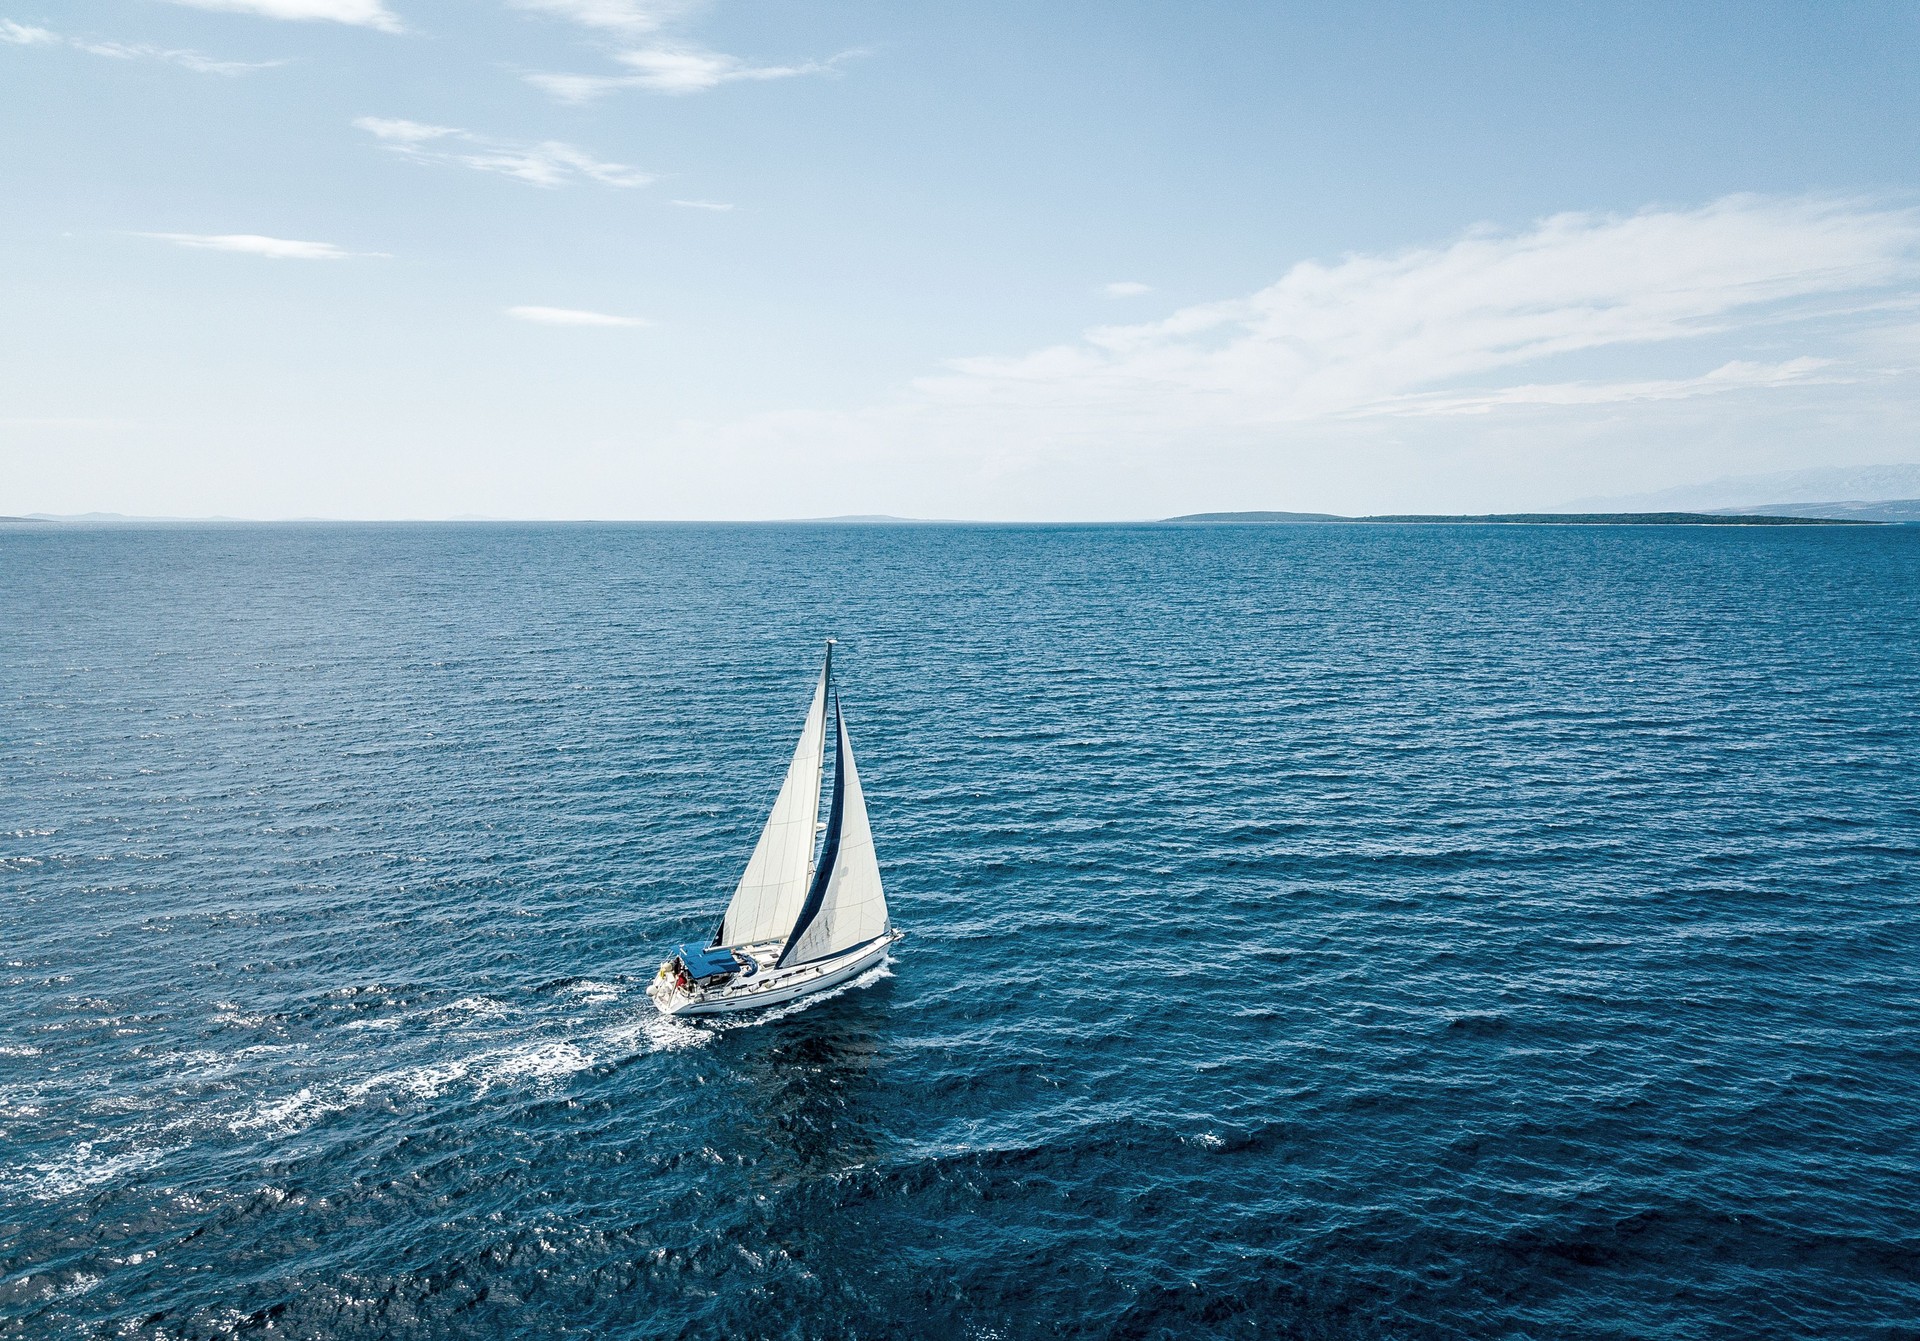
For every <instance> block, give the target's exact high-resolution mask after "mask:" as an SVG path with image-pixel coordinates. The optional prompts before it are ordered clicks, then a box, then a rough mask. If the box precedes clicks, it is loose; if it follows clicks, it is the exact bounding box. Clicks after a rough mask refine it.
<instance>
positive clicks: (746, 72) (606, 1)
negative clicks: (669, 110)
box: [514, 0, 860, 103]
mask: <svg viewBox="0 0 1920 1341" xmlns="http://www.w3.org/2000/svg"><path fill="white" fill-rule="evenodd" d="M514 3H515V5H516V7H518V8H520V9H524V10H529V11H531V12H534V13H539V14H546V15H550V16H552V17H554V18H559V19H565V20H567V21H569V22H572V23H576V24H579V25H580V26H582V27H584V28H586V29H588V30H589V31H592V32H594V33H596V34H602V35H605V36H606V37H609V38H612V39H613V40H614V41H615V42H616V43H618V42H627V43H639V45H626V46H620V45H616V46H613V47H611V48H609V49H608V54H609V55H610V56H611V57H612V59H613V60H614V61H615V62H616V63H618V64H619V65H621V66H624V67H625V72H624V73H619V74H553V73H548V72H544V71H536V72H533V73H529V74H527V75H525V76H524V78H525V79H526V81H527V82H528V83H530V84H532V85H534V86H535V87H536V88H539V89H541V90H543V91H545V92H546V93H548V94H549V95H551V96H552V97H553V98H555V99H556V100H558V101H560V102H565V103H582V102H588V101H590V100H592V99H594V98H597V97H600V96H601V95H602V94H606V93H611V92H614V91H615V90H618V89H629V88H633V89H644V90H646V91H647V92H649V93H664V94H687V93H704V92H706V91H707V90H709V89H715V88H719V87H720V86H721V85H722V84H736V83H742V82H764V81H766V80H770V79H794V78H798V77H800V76H802V75H816V74H830V73H833V72H834V71H835V70H836V69H837V68H838V66H839V65H840V63H841V62H843V61H846V60H849V59H851V58H852V57H854V56H856V55H858V54H860V53H859V52H856V51H843V52H841V53H840V54H839V55H837V56H833V57H831V58H829V59H827V60H808V61H799V62H788V63H784V64H758V63H756V62H753V61H749V60H744V59H742V58H741V57H738V56H730V55H728V54H726V53H725V52H720V51H713V50H710V49H708V48H706V47H704V46H701V45H700V44H699V43H697V42H692V41H689V40H686V39H685V38H683V37H675V36H673V31H672V30H673V29H674V28H676V27H677V26H679V25H680V24H681V23H682V22H683V21H684V20H686V19H687V18H688V17H690V16H691V15H692V14H693V13H694V12H695V11H696V10H697V9H699V8H700V7H701V6H699V5H698V4H694V3H688V2H686V0H514Z"/></svg>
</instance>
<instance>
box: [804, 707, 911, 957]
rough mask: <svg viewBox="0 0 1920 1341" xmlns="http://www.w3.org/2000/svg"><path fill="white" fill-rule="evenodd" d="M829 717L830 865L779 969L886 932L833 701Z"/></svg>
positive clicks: (883, 900)
mask: <svg viewBox="0 0 1920 1341" xmlns="http://www.w3.org/2000/svg"><path fill="white" fill-rule="evenodd" d="M833 715H834V718H835V722H836V724H837V725H838V727H839V737H838V739H837V741H836V742H835V744H836V747H837V751H836V753H835V756H834V779H835V780H834V801H835V803H836V804H835V807H834V809H835V812H836V813H835V814H834V816H833V817H832V818H831V819H829V820H828V826H829V829H828V834H827V852H828V853H830V854H831V861H832V867H831V869H829V870H823V871H821V872H819V876H824V877H825V879H826V887H825V889H824V890H823V891H822V892H821V895H820V901H819V904H818V905H817V907H814V908H810V909H803V910H802V911H801V914H800V919H801V920H800V925H799V926H796V927H795V928H794V934H793V939H792V940H791V941H789V942H788V944H787V948H786V949H785V950H784V951H783V952H782V953H781V955H780V963H781V964H783V965H786V964H805V963H808V962H810V961H812V960H815V959H826V958H829V957H830V956H832V955H836V954H839V953H840V952H841V951H842V950H849V949H852V948H853V947H854V946H856V945H860V944H863V943H864V942H867V941H870V940H872V939H873V938H874V937H876V936H879V935H881V934H882V933H884V932H885V931H886V930H887V896H886V893H885V891H884V890H882V889H881V887H880V861H879V858H878V857H876V856H875V855H874V851H873V830H872V829H871V828H870V827H869V826H868V823H867V801H866V797H865V795H864V794H863V793H862V792H861V790H860V774H859V771H858V770H857V769H855V768H854V765H853V745H852V744H851V743H850V742H849V741H848V739H847V723H846V719H845V718H844V717H843V716H841V713H840V705H839V703H838V702H835V704H834V714H833ZM836 831H837V832H836ZM836 838H837V839H838V841H837V842H836V841H835V839H836ZM821 860H822V863H823V864H825V862H826V861H827V860H828V857H826V856H824V855H823V857H822V859H821ZM817 879H818V877H816V881H817ZM809 912H811V913H812V917H811V918H809V917H808V915H807V914H808V913H809Z"/></svg>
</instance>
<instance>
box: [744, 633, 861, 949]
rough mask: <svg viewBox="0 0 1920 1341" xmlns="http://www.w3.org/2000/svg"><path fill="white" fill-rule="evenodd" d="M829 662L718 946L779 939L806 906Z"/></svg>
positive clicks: (829, 657) (823, 745) (823, 747)
mask: <svg viewBox="0 0 1920 1341" xmlns="http://www.w3.org/2000/svg"><path fill="white" fill-rule="evenodd" d="M832 664H833V655H832V652H831V651H829V652H828V655H827V665H825V666H823V667H821V668H820V683H819V684H818V685H816V686H815V687H814V690H813V706H812V707H810V708H808V709H807V724H806V725H805V726H803V727H802V728H801V729H800V743H799V744H798V745H796V746H795V747H794V751H793V762H792V763H791V764H789V765H788V766H787V780H786V781H785V782H784V783H782V784H781V787H780V795H779V796H778V797H776V798H775V799H774V802H773V813H772V814H770V815H768V816H767V827H766V828H764V829H762V830H761V831H760V841H759V842H758V843H756V844H754V848H753V856H752V857H751V858H749V859H748V861H747V870H746V873H745V874H744V875H742V876H741V877H740V884H739V886H738V887H737V888H736V889H735V890H734V891H733V900H732V902H730V903H729V904H727V915H726V918H725V920H724V921H722V922H721V924H720V938H719V940H718V942H717V943H718V944H720V945H752V944H754V943H756V942H759V941H777V940H784V939H785V938H786V936H787V933H788V932H790V931H792V930H793V924H794V921H795V920H796V919H797V918H798V917H799V916H800V908H801V905H802V904H804V903H805V902H806V899H807V885H808V882H809V881H810V880H811V878H812V876H813V870H812V866H813V839H814V826H815V824H816V823H817V822H818V818H819V814H820V773H821V766H822V764H823V763H824V759H823V757H822V756H823V755H824V754H825V752H826V744H827V676H828V673H829V671H830V670H831V668H832Z"/></svg>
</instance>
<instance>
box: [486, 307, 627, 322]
mask: <svg viewBox="0 0 1920 1341" xmlns="http://www.w3.org/2000/svg"><path fill="white" fill-rule="evenodd" d="M507 315H508V316H510V317H513V318H515V319H516V320H518V321H531V322H534V323H535V324H537V325H541V326H649V325H652V323H651V322H649V321H648V320H647V319H646V318H644V317H616V316H613V315H611V314H609V313H606V312H587V311H582V310H581V309H579V308H576V307H509V308H508V309H507Z"/></svg>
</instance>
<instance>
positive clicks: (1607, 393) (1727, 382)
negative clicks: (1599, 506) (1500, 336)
mask: <svg viewBox="0 0 1920 1341" xmlns="http://www.w3.org/2000/svg"><path fill="white" fill-rule="evenodd" d="M1833 366H1834V360H1832V359H1823V358H1797V359H1787V360H1784V361H1783V362H1779V363H1752V362H1748V361H1746V360H1743V359H1734V360H1732V361H1730V362H1727V363H1723V364H1721V365H1720V366H1719V367H1717V368H1715V369H1714V370H1713V371H1711V372H1707V373H1702V374H1701V375H1700V376H1698V377H1663V378H1651V379H1643V380H1641V381H1614V382H1548V383H1527V384H1525V385H1522V386H1510V387H1502V388H1500V389H1499V390H1497V391H1487V392H1480V393H1469V394H1466V395H1448V394H1445V393H1434V394H1428V395H1418V396H1402V397H1398V398H1395V399H1390V400H1384V401H1381V402H1379V403H1378V404H1377V405H1374V406H1371V407H1368V408H1367V409H1365V410H1362V411H1361V412H1360V413H1363V414H1365V413H1373V414H1394V415H1438V414H1490V413H1492V412H1493V411H1495V410H1500V409H1506V408H1509V407H1515V406H1524V405H1539V406H1551V405H1558V406H1575V405H1626V404H1631V403H1633V402H1635V401H1656V400H1692V399H1693V398H1694V397H1696V396H1713V395H1719V394H1720V393H1722V392H1727V391H1751V390H1756V389H1760V388H1773V387H1785V386H1806V385H1811V384H1824V385H1828V386H1832V385H1839V384H1843V383H1847V382H1856V381H1859V380H1860V378H1858V377H1849V376H1843V375H1839V374H1835V373H1832V372H1829V371H1828V370H1829V369H1831V368H1832V367H1833Z"/></svg>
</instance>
